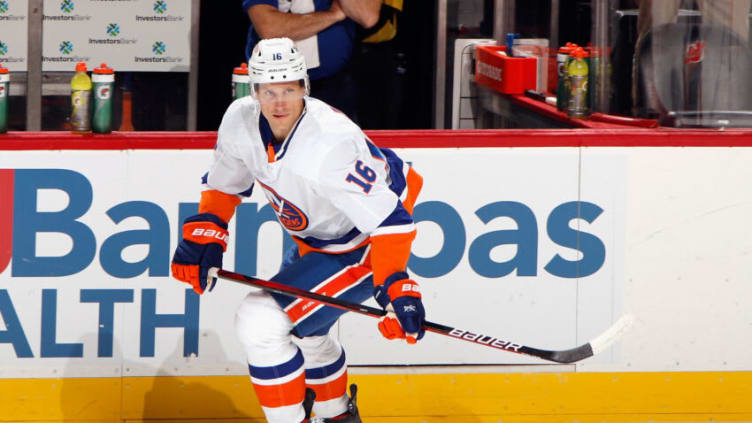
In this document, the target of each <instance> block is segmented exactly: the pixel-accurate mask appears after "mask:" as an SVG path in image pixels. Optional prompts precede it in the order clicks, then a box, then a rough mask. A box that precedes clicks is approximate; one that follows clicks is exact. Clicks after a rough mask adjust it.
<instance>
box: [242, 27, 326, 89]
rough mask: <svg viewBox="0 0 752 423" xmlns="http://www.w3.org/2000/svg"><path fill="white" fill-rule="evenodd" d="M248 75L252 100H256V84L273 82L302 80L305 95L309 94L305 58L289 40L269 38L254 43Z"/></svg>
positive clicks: (309, 87) (309, 85)
mask: <svg viewBox="0 0 752 423" xmlns="http://www.w3.org/2000/svg"><path fill="white" fill-rule="evenodd" d="M248 74H249V75H250V78H251V95H252V96H253V97H254V98H258V97H257V95H256V94H257V93H256V87H257V86H258V84H268V83H274V82H289V81H300V80H302V81H304V83H303V85H304V87H305V95H308V94H309V93H310V92H311V84H310V81H309V80H308V70H307V68H306V62H305V56H303V54H302V53H301V52H300V50H298V48H297V47H296V46H295V43H293V41H292V40H291V39H289V38H269V39H265V40H261V41H259V42H258V43H256V46H254V47H253V53H251V58H250V59H249V60H248Z"/></svg>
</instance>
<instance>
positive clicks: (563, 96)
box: [556, 43, 577, 111]
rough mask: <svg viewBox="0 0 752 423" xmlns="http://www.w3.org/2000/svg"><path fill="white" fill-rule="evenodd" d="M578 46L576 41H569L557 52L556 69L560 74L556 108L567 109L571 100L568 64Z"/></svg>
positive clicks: (557, 85)
mask: <svg viewBox="0 0 752 423" xmlns="http://www.w3.org/2000/svg"><path fill="white" fill-rule="evenodd" d="M576 47H577V45H576V44H574V43H567V44H566V45H565V46H564V47H559V51H558V52H557V54H556V69H557V74H558V78H559V79H558V83H557V84H556V108H557V109H559V110H561V111H564V110H566V109H567V103H568V101H569V78H568V75H567V65H569V57H570V56H569V54H570V53H572V50H574V49H575V48H576Z"/></svg>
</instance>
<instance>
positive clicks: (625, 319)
mask: <svg viewBox="0 0 752 423" xmlns="http://www.w3.org/2000/svg"><path fill="white" fill-rule="evenodd" d="M208 276H209V277H216V278H221V279H226V280H229V281H233V282H238V283H241V284H243V285H249V286H253V287H256V288H262V289H265V290H267V291H269V292H274V293H277V294H282V295H288V296H291V297H298V298H306V299H309V300H312V301H315V302H317V303H319V304H323V305H327V306H331V307H336V308H339V309H342V310H347V311H352V312H355V313H358V314H363V315H366V316H371V317H376V318H381V317H383V316H385V315H387V312H386V311H384V310H382V309H380V308H375V307H370V306H367V305H363V304H358V303H352V302H349V301H345V300H342V299H339V298H334V297H328V296H326V295H321V294H317V293H315V292H310V291H305V290H303V289H299V288H295V287H293V286H288V285H284V284H281V283H277V282H272V281H266V280H263V279H258V278H254V277H252V276H246V275H242V274H240V273H235V272H230V271H227V270H222V269H217V268H211V269H209V273H208ZM632 321H633V318H632V316H631V315H629V314H625V315H623V316H622V317H621V318H620V319H619V320H617V321H616V323H614V324H613V325H611V327H610V328H608V329H607V330H606V331H604V332H603V333H602V334H601V335H599V336H598V337H596V338H595V339H593V340H592V341H590V342H588V343H586V344H582V345H580V346H578V347H575V348H571V349H568V350H544V349H539V348H533V347H528V346H526V345H522V344H519V343H516V342H512V341H507V340H504V339H503V338H496V337H493V336H490V335H483V334H481V333H480V332H477V331H468V330H463V329H458V328H453V327H449V326H444V325H440V324H438V323H432V322H428V321H424V322H423V329H425V330H426V331H428V332H433V333H438V334H439V335H445V336H450V337H452V338H456V339H461V340H463V341H468V342H472V343H474V344H477V345H482V346H486V347H491V348H496V349H499V350H503V351H507V352H511V353H515V354H522V355H527V356H531V357H537V358H541V359H543V360H548V361H553V362H556V363H574V362H576V361H580V360H584V359H586V358H588V357H592V356H593V355H595V354H598V353H600V352H602V351H604V350H605V349H606V348H608V347H609V346H610V345H611V344H612V343H614V342H615V341H616V340H617V339H619V337H621V336H622V335H623V334H624V333H625V332H626V331H627V329H629V327H630V326H631V324H632Z"/></svg>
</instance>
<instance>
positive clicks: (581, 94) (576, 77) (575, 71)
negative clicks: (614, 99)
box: [567, 47, 590, 118]
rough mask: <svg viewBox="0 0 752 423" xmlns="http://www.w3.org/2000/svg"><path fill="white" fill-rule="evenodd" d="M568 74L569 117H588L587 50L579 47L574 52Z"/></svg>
mask: <svg viewBox="0 0 752 423" xmlns="http://www.w3.org/2000/svg"><path fill="white" fill-rule="evenodd" d="M567 74H568V75H569V86H570V89H569V104H568V105H567V115H568V116H569V117H573V118H584V117H587V116H588V115H589V114H590V111H589V109H588V105H587V100H588V99H587V92H588V65H587V63H586V62H585V50H583V49H582V47H577V48H576V49H575V50H574V51H573V52H572V60H571V61H570V62H569V66H567Z"/></svg>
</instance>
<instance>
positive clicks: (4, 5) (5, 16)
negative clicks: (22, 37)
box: [0, 0, 26, 21]
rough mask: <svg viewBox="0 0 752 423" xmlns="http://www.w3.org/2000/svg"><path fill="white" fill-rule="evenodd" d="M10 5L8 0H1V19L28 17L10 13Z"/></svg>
mask: <svg viewBox="0 0 752 423" xmlns="http://www.w3.org/2000/svg"><path fill="white" fill-rule="evenodd" d="M8 11H10V6H9V5H8V1H7V0H0V21H22V20H24V19H26V16H24V15H13V14H11V13H8Z"/></svg>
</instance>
